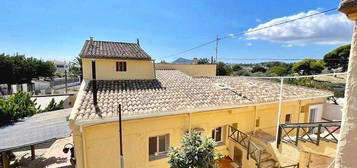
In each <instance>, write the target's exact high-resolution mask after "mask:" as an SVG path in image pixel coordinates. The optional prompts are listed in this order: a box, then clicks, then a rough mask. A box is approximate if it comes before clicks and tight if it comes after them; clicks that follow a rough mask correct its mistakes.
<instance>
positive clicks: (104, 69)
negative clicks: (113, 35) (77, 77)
mask: <svg viewBox="0 0 357 168" xmlns="http://www.w3.org/2000/svg"><path fill="white" fill-rule="evenodd" d="M95 60H96V75H97V76H96V77H97V80H118V79H154V78H155V75H154V67H153V63H152V61H148V60H118V59H95ZM117 61H125V62H127V71H125V72H117V71H116V62H117ZM82 66H83V78H84V79H92V60H91V59H88V58H82Z"/></svg>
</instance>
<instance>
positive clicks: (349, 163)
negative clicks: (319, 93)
mask: <svg viewBox="0 0 357 168" xmlns="http://www.w3.org/2000/svg"><path fill="white" fill-rule="evenodd" d="M339 11H340V12H342V13H345V14H346V15H347V17H348V18H349V19H350V20H352V21H353V22H355V26H354V33H353V36H352V42H351V51H350V56H349V63H348V70H347V82H346V90H345V101H346V102H345V108H344V109H343V114H342V123H341V132H340V138H339V141H338V144H337V153H336V158H335V167H336V168H342V167H343V168H352V167H356V165H357V159H356V157H355V156H356V155H355V154H356V151H357V140H356V139H357V26H356V21H357V0H342V1H341V3H340V7H339Z"/></svg>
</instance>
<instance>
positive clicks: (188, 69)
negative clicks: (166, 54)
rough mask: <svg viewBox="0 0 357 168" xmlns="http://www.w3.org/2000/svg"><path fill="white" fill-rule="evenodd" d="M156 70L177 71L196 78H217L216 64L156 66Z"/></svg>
mask: <svg viewBox="0 0 357 168" xmlns="http://www.w3.org/2000/svg"><path fill="white" fill-rule="evenodd" d="M155 69H176V70H179V71H181V72H183V73H186V74H187V75H190V76H194V77H202V76H205V77H206V76H216V64H155Z"/></svg>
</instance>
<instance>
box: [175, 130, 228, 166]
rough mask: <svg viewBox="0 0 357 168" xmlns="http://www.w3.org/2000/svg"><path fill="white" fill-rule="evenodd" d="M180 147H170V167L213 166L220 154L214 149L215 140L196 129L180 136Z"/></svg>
mask: <svg viewBox="0 0 357 168" xmlns="http://www.w3.org/2000/svg"><path fill="white" fill-rule="evenodd" d="M181 143H182V144H181V147H170V149H169V153H168V156H169V164H170V168H184V167H185V168H186V167H190V168H215V167H218V165H217V163H216V160H217V159H220V158H221V157H222V156H221V155H220V154H218V153H217V152H216V150H215V146H216V142H214V141H213V139H211V138H206V137H203V136H201V135H200V133H199V132H197V131H192V132H191V133H187V134H185V135H184V136H183V137H182V140H181Z"/></svg>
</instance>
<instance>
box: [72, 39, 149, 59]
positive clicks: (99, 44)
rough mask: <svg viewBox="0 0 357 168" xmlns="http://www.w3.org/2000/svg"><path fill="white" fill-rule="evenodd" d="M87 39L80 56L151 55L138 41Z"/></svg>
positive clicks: (134, 57)
mask: <svg viewBox="0 0 357 168" xmlns="http://www.w3.org/2000/svg"><path fill="white" fill-rule="evenodd" d="M90 43H91V42H90V40H86V41H85V43H84V45H83V48H82V50H81V53H80V54H79V56H81V57H82V58H113V59H143V60H151V57H150V56H149V55H148V54H147V53H146V52H145V51H144V50H143V49H142V48H141V47H140V45H138V44H136V43H124V42H110V41H92V45H90Z"/></svg>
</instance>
